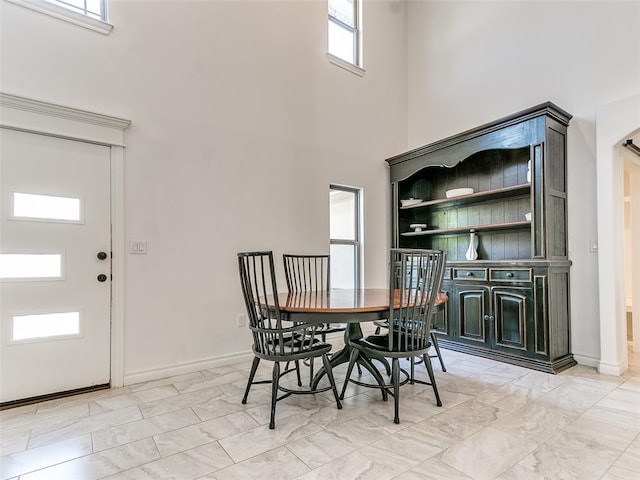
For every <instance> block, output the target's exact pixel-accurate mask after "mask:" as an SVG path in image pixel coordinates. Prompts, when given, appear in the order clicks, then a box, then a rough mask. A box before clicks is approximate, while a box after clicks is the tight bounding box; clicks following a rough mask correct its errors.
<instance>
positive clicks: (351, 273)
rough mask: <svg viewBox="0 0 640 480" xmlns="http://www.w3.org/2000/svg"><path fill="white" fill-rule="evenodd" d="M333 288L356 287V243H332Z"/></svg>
mask: <svg viewBox="0 0 640 480" xmlns="http://www.w3.org/2000/svg"><path fill="white" fill-rule="evenodd" d="M330 251H331V288H346V289H351V288H356V272H355V252H356V247H355V245H331V250H330Z"/></svg>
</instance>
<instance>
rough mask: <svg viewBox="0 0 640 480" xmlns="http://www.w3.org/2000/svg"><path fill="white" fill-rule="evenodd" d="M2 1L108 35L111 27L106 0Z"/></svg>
mask: <svg viewBox="0 0 640 480" xmlns="http://www.w3.org/2000/svg"><path fill="white" fill-rule="evenodd" d="M3 1H5V2H9V3H14V4H16V5H20V6H21V7H24V8H27V9H29V10H33V11H34V12H38V13H42V14H44V15H47V16H49V17H52V18H55V19H58V20H62V21H64V22H68V23H72V24H73V25H77V26H79V27H83V28H86V29H88V30H93V31H94V32H98V33H102V34H104V35H109V33H111V30H112V29H113V25H111V24H110V23H108V22H107V0H3Z"/></svg>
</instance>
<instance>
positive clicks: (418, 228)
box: [409, 223, 427, 232]
mask: <svg viewBox="0 0 640 480" xmlns="http://www.w3.org/2000/svg"><path fill="white" fill-rule="evenodd" d="M409 228H413V230H414V232H421V231H422V230H423V229H425V228H427V224H426V223H412V224H411V225H409Z"/></svg>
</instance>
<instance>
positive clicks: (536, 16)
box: [407, 0, 640, 366]
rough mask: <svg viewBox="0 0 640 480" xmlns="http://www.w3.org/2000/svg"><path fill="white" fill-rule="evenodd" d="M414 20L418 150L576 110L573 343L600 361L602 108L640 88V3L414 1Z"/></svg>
mask: <svg viewBox="0 0 640 480" xmlns="http://www.w3.org/2000/svg"><path fill="white" fill-rule="evenodd" d="M407 18H408V36H409V38H408V45H409V57H408V65H409V78H408V85H409V133H408V135H409V147H410V148H414V147H417V146H419V145H423V144H426V143H429V142H431V141H434V140H437V139H439V138H443V137H446V136H449V135H453V134H455V133H457V132H460V131H463V130H466V129H468V128H472V127H474V126H477V125H480V124H483V123H486V122H488V121H491V120H494V119H497V118H499V117H502V116H504V115H508V114H511V113H515V112H517V111H519V110H522V109H524V108H527V107H529V106H533V105H536V104H539V103H542V102H545V101H548V100H550V101H552V102H554V103H556V104H557V105H558V106H560V107H561V108H563V109H565V110H567V111H568V112H570V113H572V114H573V115H574V118H573V120H572V121H571V123H570V126H569V134H568V169H569V180H568V195H569V199H568V200H569V242H570V252H569V255H570V259H571V260H572V261H573V267H572V270H571V314H572V326H571V328H572V335H571V340H572V350H573V353H574V354H575V356H576V358H577V359H578V361H580V362H582V363H586V364H590V365H593V366H595V365H597V360H598V359H599V358H600V344H599V337H600V323H599V316H598V269H597V267H598V265H597V254H596V253H595V252H591V251H590V240H592V239H594V240H595V239H596V238H597V218H596V196H595V190H596V150H595V149H596V145H595V139H596V134H595V112H596V106H598V105H601V104H607V103H609V102H611V101H613V100H618V99H621V98H626V97H630V96H633V95H637V94H638V93H639V92H640V31H639V30H638V20H640V3H639V2H637V1H631V2H610V1H600V2H598V1H596V2H590V1H584V2H581V1H567V2H562V1H553V2H543V1H533V0H532V1H510V2H506V1H495V2H494V1H466V2H462V1H441V2H436V1H433V2H432V1H420V0H409V4H408V16H407ZM624 134H625V132H620V135H624ZM600 240H601V242H602V239H600Z"/></svg>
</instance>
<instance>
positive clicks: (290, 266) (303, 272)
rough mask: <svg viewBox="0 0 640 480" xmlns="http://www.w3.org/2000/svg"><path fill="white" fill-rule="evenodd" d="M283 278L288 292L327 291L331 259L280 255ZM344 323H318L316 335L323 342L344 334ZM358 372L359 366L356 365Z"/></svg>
mask: <svg viewBox="0 0 640 480" xmlns="http://www.w3.org/2000/svg"><path fill="white" fill-rule="evenodd" d="M282 261H283V263H284V272H285V278H286V280H287V289H288V290H289V292H293V293H299V292H314V291H323V290H324V291H329V290H330V289H331V272H330V268H331V258H330V256H329V255H292V254H288V253H285V254H284V255H282ZM346 328H347V326H346V324H344V323H320V324H318V325H317V330H316V331H317V333H318V334H320V338H321V339H322V341H323V342H326V341H327V335H329V334H331V333H338V332H344V331H345V330H346ZM308 363H309V377H310V379H311V381H312V380H313V361H311V360H310V361H309V362H308ZM358 371H360V365H358Z"/></svg>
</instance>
